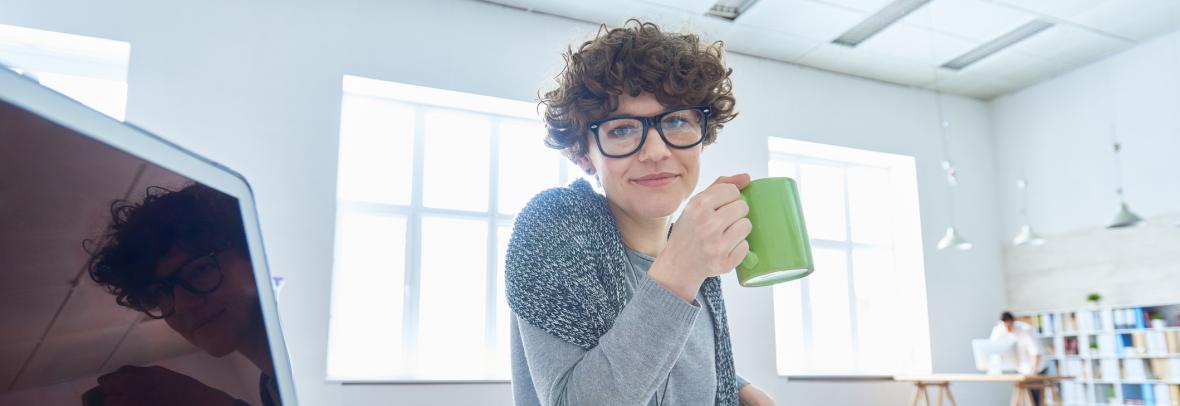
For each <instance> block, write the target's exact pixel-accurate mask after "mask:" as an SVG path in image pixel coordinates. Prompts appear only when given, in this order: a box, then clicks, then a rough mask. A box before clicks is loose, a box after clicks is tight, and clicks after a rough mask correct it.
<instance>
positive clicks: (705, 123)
mask: <svg viewBox="0 0 1180 406" xmlns="http://www.w3.org/2000/svg"><path fill="white" fill-rule="evenodd" d="M685 110H698V111H700V113H701V136H700V138H698V139H697V141H696V142H694V143H692V144H689V145H675V144H672V142H671V141H668V137H667V136H666V135H664V126H663V124H660V122H661V121H662V120H663V119H664V117H665V116H667V115H669V114H672V113H677V112H681V111H685ZM712 112H713V110H712V109H710V108H709V106H689V107H682V108H677V109H671V110H667V111H664V112H663V113H660V114H656V115H654V116H615V117H607V118H603V119H598V120H594V121H591V122H589V123H587V124H586V129H587V131H590V132H591V133H592V134H594V145H596V146H598V152H601V153H602V155H603V156H605V157H607V158H626V157H629V156H631V155H635V153H637V152H639V150H641V149H643V144H644V143H646V142H647V133H648V130H650V129H651V128H652V127H655V129H656V133H658V134H659V135H660V139H662V140H664V145H667V146H668V147H670V148H676V149H689V148H692V147H695V146H697V145H700V143H702V142H704V141H705V134H706V133H707V132H708V131H709V115H710V114H711V113H712ZM622 119H631V120H639V122H640V123H641V124H643V133H642V134H640V135H639V144H637V145H635V149H633V150H631V152H628V153H626V154H608V153H607V152H606V149H604V148H603V147H602V140H601V139H600V138H599V135H598V130H599V128H601V127H600V126H601V125H602V123H605V122H607V121H611V120H622Z"/></svg>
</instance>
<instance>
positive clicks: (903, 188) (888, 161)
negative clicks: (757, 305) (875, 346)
mask: <svg viewBox="0 0 1180 406" xmlns="http://www.w3.org/2000/svg"><path fill="white" fill-rule="evenodd" d="M768 149H769V161H768V163H774V162H777V163H779V164H788V165H791V166H793V167H794V173H795V174H796V176H798V174H799V173H800V166H801V164H810V165H819V166H828V167H836V168H840V169H841V172H842V174H843V177H844V190H843V196H844V202H843V205H844V206H843V208H844V210H843V214H844V227H845V229H844V239H843V240H833V239H822V238H814V237H813V238H811V240H810V241H811V246H812V247H817V248H828V249H837V250H841V251H843V254H844V258H845V261H846V264H845V265H846V272H847V275H846V279H847V283H848V301H849V303H848V306H849V316H850V317H849V320H848V323H849V328H850V329H849V331H850V332H851V334H852V337H851V341H852V351H853V354H852V358H853V364H854V368H853V370H850V371H836V372H827V371H817V370H816V368H815V367H814V366H811V365H805V366H804V367H803V368H797V369H796V371H792V370H791V369H792V368H788V367H787V366H784V365H779V361H780V360H779V359H778V358H777V357H776V369H777V371H778V374H779V375H780V376H785V377H788V378H792V377H794V378H824V377H850V376H852V377H854V376H892V375H895V374H898V373H906V374H924V373H930V372H931V370H932V362H931V350H930V333H929V313H928V312H927V303H926V286H925V270H924V265H923V262H924V261H923V258H922V255H923V253H922V244H921V241H922V240H921V221H920V215H919V213H918V205H917V204H918V203H917V199H918V194H917V178H916V170H915V164H914V159H913V157H909V156H903V155H895V154H888V153H881V152H875V151H866V150H859V149H854V148H847V147H840V146H834V145H826V144H819V143H812V142H805V141H798V140H791V139H785V138H775V137H771V138H769V140H768ZM833 157H839V158H833ZM854 167H865V168H874V169H883V170H886V171H889V173H890V178H891V179H894V180H898V179H908V180H912V183H909V184H906V183H907V182H901V184H894V185H893V186H894V188H893V191H892V192H893V193H894V194H896V195H899V197H898V198H899V199H909V200H908V201H907V202H905V203H902V204H900V207H899V209H898V210H899V213H898V215H899V216H900V217H902V220H901V221H899V222H898V223H899V224H900V227H902V228H904V229H905V230H904V231H901V232H898V233H895V236H894V239H893V240H892V241H890V243H888V244H874V243H867V242H857V241H856V240H855V239H854V237H853V236H854V233H853V229H852V227H853V222H852V221H851V213H850V210H851V206H852V205H851V202H850V196H851V193H849V183H848V169H849V168H854ZM769 175H770V176H778V175H776V174H774V173H770V174H769ZM797 180H798V182H799V183H800V185H802V184H803V183H804V182H807V179H804V178H802V177H799V178H798V179H797ZM894 183H897V182H894ZM858 249H860V250H871V249H889V250H890V251H892V252H893V256H894V257H895V258H896V259H895V267H896V269H902V268H901V267H902V266H906V267H907V268H908V269H910V272H911V275H910V277H912V278H914V279H916V280H918V281H920V282H919V283H916V284H915V285H914V286H913V290H914V291H915V293H918V294H920V296H921V299H920V300H919V302H920V305H919V307H920V309H918V310H919V311H920V312H921V321H922V322H921V323H919V324H920V325H921V327H920V328H919V329H917V331H913V332H912V334H913V335H914V336H915V339H917V340H920V341H919V342H918V343H917V344H916V345H917V346H918V347H919V348H921V350H920V351H919V352H920V354H919V356H920V357H921V358H920V359H919V360H917V361H916V365H913V366H910V367H909V368H904V369H899V370H896V371H866V370H865V369H864V367H862V357H861V354H860V343H861V337H860V331H859V327H860V326H859V325H860V322H859V319H858V316H859V315H858V305H857V296H856V278H855V274H856V268H855V267H854V264H853V262H854V261H853V252H854V251H855V250H858ZM809 279H810V278H803V279H801V280H800V281H799V282H798V283H800V297H801V300H802V302H803V303H802V308H801V309H800V312H801V321H802V325H803V329H804V333H805V334H804V336H803V340H802V341H803V346H804V348H803V351H804V353H810V352H811V349H812V346H813V343H814V337H813V336H812V332H811V327H812V314H813V313H814V312H813V311H812V310H813V309H812V301H811V298H810V287H811V283H810V280H809ZM774 296H775V298H774V300H780V298H779V297H778V295H777V294H776V295H774ZM776 324H777V318H776ZM777 330H778V329H777V328H776V332H777ZM778 344H779V343H778V341H777V340H776V341H775V345H776V351H781V349H779V348H777V347H778ZM804 362H808V361H804ZM798 370H801V371H802V372H798Z"/></svg>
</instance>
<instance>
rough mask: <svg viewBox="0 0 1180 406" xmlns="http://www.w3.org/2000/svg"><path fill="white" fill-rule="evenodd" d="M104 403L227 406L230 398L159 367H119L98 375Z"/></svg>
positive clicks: (186, 377)
mask: <svg viewBox="0 0 1180 406" xmlns="http://www.w3.org/2000/svg"><path fill="white" fill-rule="evenodd" d="M98 385H99V387H101V388H102V392H103V405H105V406H140V405H144V406H148V405H177V406H184V405H209V406H230V405H232V404H233V403H234V398H233V397H231V396H230V395H228V394H226V393H225V392H222V391H220V390H217V389H214V388H212V387H209V386H208V385H205V384H203V383H201V382H200V381H198V380H196V379H193V378H192V377H189V376H188V375H184V374H181V373H179V372H176V371H173V370H171V369H168V368H164V367H160V366H150V367H137V366H130V365H127V366H123V367H122V368H119V369H118V370H116V371H115V372H111V373H109V374H106V375H103V376H100V377H98Z"/></svg>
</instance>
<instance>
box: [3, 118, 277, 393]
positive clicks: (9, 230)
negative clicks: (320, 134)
mask: <svg viewBox="0 0 1180 406" xmlns="http://www.w3.org/2000/svg"><path fill="white" fill-rule="evenodd" d="M255 286H256V285H255V279H254V272H253V268H252V266H251V261H250V252H249V250H248V249H247V248H246V240H245V234H244V232H243V223H242V219H241V216H240V210H239V207H238V202H237V200H236V199H235V198H233V197H232V196H229V195H227V194H224V193H222V192H219V191H217V190H215V189H213V188H210V187H207V186H204V185H201V184H196V183H194V182H192V181H191V180H189V179H186V178H184V177H182V176H179V175H177V174H175V173H172V172H169V171H167V170H165V169H163V168H160V167H158V166H155V165H153V164H151V163H149V162H146V161H144V160H141V159H139V158H136V157H133V156H131V155H128V154H126V153H123V152H121V151H119V150H117V149H114V148H111V147H109V146H107V145H105V144H103V143H101V142H97V141H95V140H92V139H91V138H89V137H87V136H85V135H83V134H79V133H76V132H73V131H72V130H69V129H67V128H64V127H61V126H58V125H56V124H54V123H52V122H49V121H46V120H44V119H42V118H40V117H38V116H36V115H34V114H32V113H29V112H27V111H25V110H23V109H21V108H19V107H15V106H13V105H10V104H7V103H4V102H0V304H2V306H0V406H9V405H37V406H45V405H104V404H120V405H212V404H221V405H230V404H232V405H237V406H242V405H255V406H258V405H262V406H265V405H279V404H281V402H280V401H279V395H278V390H277V387H276V385H275V383H274V380H273V379H272V378H271V377H272V376H274V371H273V365H272V363H271V355H270V350H269V347H268V346H267V342H268V341H267V337H266V330H265V328H264V325H263V322H262V313H261V309H260V308H259V296H258V291H257V290H256V288H255Z"/></svg>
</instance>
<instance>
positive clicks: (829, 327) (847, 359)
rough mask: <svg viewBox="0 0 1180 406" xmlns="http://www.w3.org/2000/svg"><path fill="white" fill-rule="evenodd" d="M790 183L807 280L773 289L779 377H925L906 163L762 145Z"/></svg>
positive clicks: (921, 288)
mask: <svg viewBox="0 0 1180 406" xmlns="http://www.w3.org/2000/svg"><path fill="white" fill-rule="evenodd" d="M769 147H770V163H769V174H770V176H786V177H791V178H794V179H795V180H796V181H797V182H798V185H799V189H800V190H799V194H800V198H801V200H802V204H803V213H804V214H803V215H804V219H805V222H806V223H807V231H808V233H809V235H810V237H811V247H812V255H813V259H814V260H815V272H814V273H812V274H811V275H810V276H808V277H807V278H804V279H801V280H800V281H799V282H791V283H784V284H780V285H776V286H775V287H774V288H773V289H774V325H775V348H776V354H777V360H776V361H777V362H776V364H777V367H778V373H779V374H780V375H785V376H791V375H862V374H864V375H894V374H901V373H929V372H930V370H931V362H930V333H929V330H930V329H929V325H928V319H927V312H926V284H925V277H924V272H925V271H924V270H923V262H922V246H921V230H920V222H919V214H918V192H917V176H916V173H915V170H914V159H913V158H911V157H906V156H900V155H893V154H885V153H879V152H871V151H864V150H857V149H852V148H844V147H835V146H829V145H823V144H815V143H809V142H802V141H793V140H786V139H778V138H770V140H769Z"/></svg>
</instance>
